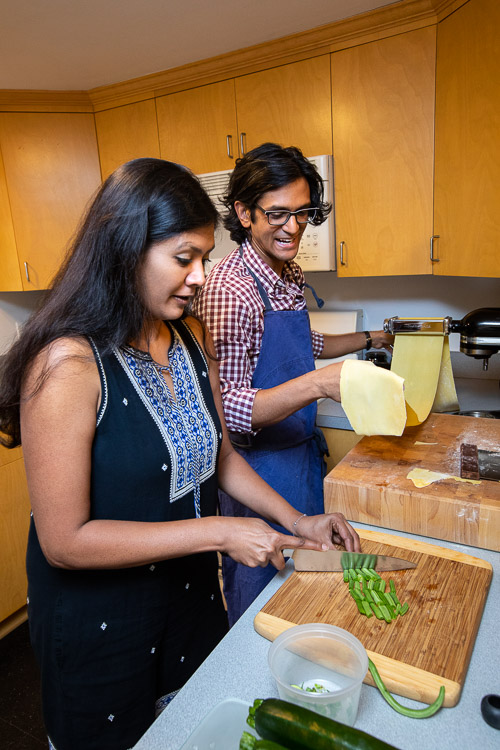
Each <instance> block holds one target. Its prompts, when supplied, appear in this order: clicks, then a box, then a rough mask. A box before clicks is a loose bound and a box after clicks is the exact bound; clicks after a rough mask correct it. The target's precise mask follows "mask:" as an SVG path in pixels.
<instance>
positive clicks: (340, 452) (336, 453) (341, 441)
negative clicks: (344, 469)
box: [321, 427, 362, 473]
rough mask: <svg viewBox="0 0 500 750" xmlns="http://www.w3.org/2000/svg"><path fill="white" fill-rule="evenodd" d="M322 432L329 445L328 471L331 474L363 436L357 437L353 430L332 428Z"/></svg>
mask: <svg viewBox="0 0 500 750" xmlns="http://www.w3.org/2000/svg"><path fill="white" fill-rule="evenodd" d="M321 431H322V433H323V435H324V436H325V440H326V444H327V445H328V452H329V454H330V455H329V456H328V457H327V459H326V467H327V468H326V471H327V473H330V471H331V470H332V469H333V467H334V466H336V465H337V464H338V463H339V461H342V459H343V458H344V456H346V455H347V454H348V453H349V451H350V450H351V448H354V446H355V445H356V443H359V441H360V440H361V437H362V436H361V435H356V433H355V432H353V431H352V430H337V429H333V428H330V427H322V428H321Z"/></svg>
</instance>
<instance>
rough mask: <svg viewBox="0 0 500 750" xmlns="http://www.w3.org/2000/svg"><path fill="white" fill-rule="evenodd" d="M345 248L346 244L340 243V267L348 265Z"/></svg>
mask: <svg viewBox="0 0 500 750" xmlns="http://www.w3.org/2000/svg"><path fill="white" fill-rule="evenodd" d="M344 246H345V242H341V243H340V265H341V266H346V265H347V263H346V262H345V260H344Z"/></svg>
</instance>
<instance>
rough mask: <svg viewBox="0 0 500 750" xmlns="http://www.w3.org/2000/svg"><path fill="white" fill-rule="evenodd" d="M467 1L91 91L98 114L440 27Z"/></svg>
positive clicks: (409, 5) (406, 1)
mask: <svg viewBox="0 0 500 750" xmlns="http://www.w3.org/2000/svg"><path fill="white" fill-rule="evenodd" d="M468 1H469V0H401V2H399V3H394V4H393V5H386V6H383V7H382V8H378V9H376V10H373V11H370V12H369V13H363V14H360V15H357V16H353V17H351V18H347V19H344V20H342V21H337V22H335V23H331V24H327V25H325V26H319V27H317V28H314V29H310V30H308V31H303V32H300V33H297V34H292V35H290V36H286V37H281V38H280V39H275V40H273V41H270V42H265V43H262V44H257V45H254V46H252V47H246V48H243V49H240V50H236V51H234V52H228V53H226V54H224V55H219V56H217V57H212V58H208V59H205V60H200V61H198V62H193V63H189V64H187V65H182V66H180V67H177V68H171V69H169V70H165V71H161V72H159V73H153V74H151V75H148V76H143V77H141V78H135V79H132V80H129V81H123V82H121V83H116V84H112V85H110V86H101V87H98V88H94V89H91V90H90V91H89V96H90V98H91V100H92V102H93V104H94V109H95V111H100V110H103V109H109V108H111V107H117V106H123V105H126V104H131V103H133V102H137V101H141V100H143V99H150V98H153V97H156V96H163V95H165V94H171V93H175V92H176V91H183V90H185V89H189V88H194V87H197V86H203V85H207V84H210V83H215V82H217V81H222V80H225V79H227V78H234V77H236V76H241V75H248V74H249V73H255V72H258V71H261V70H265V69H267V68H273V67H277V66H278V65H286V64H288V63H292V62H298V61H300V60H305V59H307V58H310V57H317V56H318V55H323V54H329V53H331V52H336V51H338V50H341V49H345V48H347V47H352V46H355V45H359V44H364V43H366V42H370V41H374V40H376V39H381V38H383V37H387V36H393V35H395V34H401V33H404V32H407V31H412V30H414V29H418V28H422V27H424V26H429V25H433V24H436V23H437V22H438V21H439V20H441V19H442V18H444V17H445V16H446V15H449V13H451V12H453V11H454V10H456V8H457V7H460V5H463V4H464V3H465V2H468Z"/></svg>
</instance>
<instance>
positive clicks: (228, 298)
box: [193, 242, 324, 434]
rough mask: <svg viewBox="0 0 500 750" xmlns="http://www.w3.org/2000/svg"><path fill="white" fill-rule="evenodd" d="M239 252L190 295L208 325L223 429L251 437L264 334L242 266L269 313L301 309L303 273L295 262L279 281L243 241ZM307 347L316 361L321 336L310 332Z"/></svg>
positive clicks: (259, 306)
mask: <svg viewBox="0 0 500 750" xmlns="http://www.w3.org/2000/svg"><path fill="white" fill-rule="evenodd" d="M242 248H243V257H244V262H243V259H242V258H241V256H240V252H239V248H236V249H235V250H233V251H232V252H231V253H229V255H226V257H225V258H223V259H222V260H221V261H220V262H219V263H218V264H217V265H216V266H215V267H214V269H213V270H212V271H211V273H210V274H209V276H208V277H207V281H206V283H205V286H204V287H203V288H202V289H201V290H200V291H199V292H198V294H197V296H196V299H195V301H194V304H193V312H194V314H195V315H198V316H199V317H200V318H201V319H202V320H203V321H204V322H205V323H206V325H207V326H208V328H209V330H210V333H211V334H212V337H213V339H214V343H215V348H216V351H217V355H218V357H219V359H220V380H221V389H222V401H223V404H224V413H225V417H226V423H227V427H228V430H230V431H231V432H242V433H252V434H255V433H256V432H257V431H256V430H252V409H253V402H254V399H255V394H256V393H257V391H258V390H259V389H258V388H252V376H253V373H254V370H255V367H256V365H257V359H258V356H259V352H260V347H261V343H262V335H263V333H264V303H263V301H262V299H261V296H260V294H259V291H258V289H257V285H256V284H255V281H254V279H253V277H252V276H251V275H250V273H249V272H248V268H250V269H251V270H252V271H253V272H254V274H255V275H256V276H257V277H258V279H259V280H260V281H261V283H262V285H263V287H264V289H265V291H266V293H267V295H268V297H269V302H270V304H271V307H272V309H273V310H304V309H306V308H307V304H306V299H305V297H304V291H303V290H304V284H305V279H304V274H303V272H302V269H301V268H300V266H299V265H298V264H297V263H295V262H294V261H291V262H290V263H285V266H284V269H283V275H282V277H281V278H280V277H279V276H278V275H277V273H276V272H275V271H273V269H272V268H271V267H270V266H268V265H267V263H264V261H263V260H262V259H261V258H260V257H259V255H258V254H257V253H256V252H255V250H254V249H253V247H252V246H251V245H250V244H249V243H248V242H244V243H243V245H242ZM245 266H247V267H248V268H246V267H245ZM312 344H313V355H314V357H315V359H316V358H317V357H319V356H320V354H321V352H322V351H323V344H324V340H323V334H321V333H317V332H316V331H312Z"/></svg>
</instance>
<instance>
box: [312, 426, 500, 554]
mask: <svg viewBox="0 0 500 750" xmlns="http://www.w3.org/2000/svg"><path fill="white" fill-rule="evenodd" d="M461 443H474V444H475V445H477V447H478V448H481V449H484V450H488V451H500V419H478V418H476V417H459V416H452V415H449V414H431V415H430V416H429V417H428V418H427V419H426V421H425V422H424V423H423V424H421V425H419V426H418V427H409V428H406V430H405V431H404V433H403V435H402V437H382V436H376V437H364V438H362V439H361V440H360V441H359V443H358V444H357V445H356V446H355V447H354V448H353V449H352V450H351V451H349V453H348V454H347V455H346V456H345V457H344V458H343V459H342V461H340V462H339V463H338V464H337V466H335V468H334V469H333V470H332V471H331V472H330V473H329V474H328V476H327V477H326V478H325V482H324V488H325V510H326V511H327V512H330V513H331V512H334V511H337V512H340V513H343V514H344V515H345V517H346V518H348V519H349V520H351V521H358V522H359V523H366V524H370V525H374V526H381V527H383V528H386V529H395V530H398V531H407V532H409V533H412V534H419V535H424V536H431V537H434V538H436V539H446V540H448V541H450V542H459V543H460V544H470V545H472V546H474V547H483V548H486V549H492V550H496V551H500V482H498V481H492V480H487V479H482V480H481V483H480V484H470V483H467V482H460V481H457V480H456V479H453V478H452V477H453V476H457V477H460V444H461ZM416 468H420V469H429V470H430V471H435V472H442V473H445V474H449V475H451V477H450V478H447V479H441V480H440V481H438V482H434V483H433V484H430V485H429V486H428V487H422V488H417V487H415V486H414V484H413V482H412V481H411V480H410V479H408V478H407V475H408V473H409V472H410V471H411V470H412V469H416Z"/></svg>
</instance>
